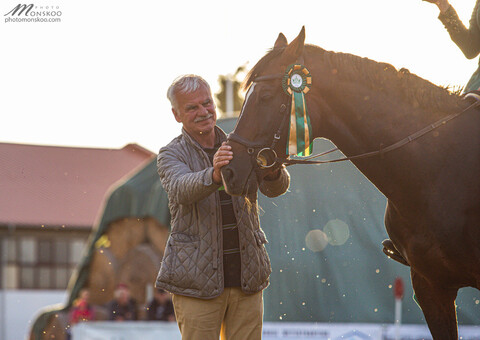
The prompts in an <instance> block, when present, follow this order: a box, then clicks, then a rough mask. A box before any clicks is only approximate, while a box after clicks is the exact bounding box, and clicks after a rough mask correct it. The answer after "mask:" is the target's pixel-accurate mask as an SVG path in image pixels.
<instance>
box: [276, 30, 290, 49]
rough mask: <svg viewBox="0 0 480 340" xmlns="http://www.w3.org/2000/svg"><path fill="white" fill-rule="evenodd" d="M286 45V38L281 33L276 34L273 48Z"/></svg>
mask: <svg viewBox="0 0 480 340" xmlns="http://www.w3.org/2000/svg"><path fill="white" fill-rule="evenodd" d="M287 45H288V41H287V38H285V36H284V35H283V33H280V34H279V35H278V38H277V41H275V45H274V46H273V48H274V49H275V48H283V47H287Z"/></svg>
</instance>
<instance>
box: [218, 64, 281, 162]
mask: <svg viewBox="0 0 480 340" xmlns="http://www.w3.org/2000/svg"><path fill="white" fill-rule="evenodd" d="M283 76H284V75H283V74H272V75H266V76H260V77H256V78H255V79H254V80H253V82H254V83H257V82H262V81H270V80H276V79H282V78H283ZM279 112H280V115H281V116H282V119H281V120H280V124H279V126H278V128H277V130H276V132H275V134H274V135H273V138H272V141H271V143H270V145H267V144H263V143H258V142H252V141H250V140H248V139H246V138H244V137H242V136H240V135H238V134H236V133H235V132H231V133H230V134H228V136H227V140H228V141H234V142H236V143H238V144H240V145H242V146H244V147H245V148H246V149H247V153H248V154H249V155H250V157H251V159H252V163H253V165H254V167H259V168H261V169H268V168H271V167H273V166H275V165H277V164H280V165H281V164H286V163H287V162H288V159H286V158H279V157H278V156H277V153H276V152H275V146H276V145H277V143H278V141H279V140H280V138H281V133H282V130H283V129H284V127H285V124H287V122H288V120H289V114H288V111H287V105H286V104H284V103H282V104H281V105H280V109H279ZM255 151H256V152H255Z"/></svg>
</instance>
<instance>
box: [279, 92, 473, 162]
mask: <svg viewBox="0 0 480 340" xmlns="http://www.w3.org/2000/svg"><path fill="white" fill-rule="evenodd" d="M478 106H480V102H479V101H476V102H474V103H473V104H471V105H470V106H468V107H467V108H465V109H463V110H462V111H459V112H455V113H452V114H450V115H448V116H446V117H443V118H442V119H440V120H438V121H436V122H435V123H433V124H430V125H428V126H426V127H424V128H423V129H421V130H419V131H417V132H415V133H413V134H411V135H409V136H407V137H405V138H404V139H402V140H400V141H398V142H396V143H393V144H391V145H389V146H387V147H385V148H382V149H380V150H376V151H371V152H366V153H362V154H359V155H355V156H349V157H342V158H338V159H331V160H325V161H311V160H306V159H289V158H279V159H278V160H277V161H278V162H280V163H283V164H286V165H293V164H325V163H336V162H342V161H350V160H355V159H362V158H367V157H373V156H378V155H383V154H385V153H387V152H390V151H393V150H396V149H398V148H400V147H402V146H404V145H406V144H408V143H410V142H413V141H414V140H416V139H418V138H420V137H422V136H423V135H425V134H427V133H429V132H431V131H433V130H435V129H437V128H438V127H440V126H442V125H444V124H446V123H447V122H449V121H450V120H452V119H454V118H456V117H458V116H460V115H461V114H462V113H464V112H466V111H468V110H470V109H473V108H475V107H478ZM336 150H338V149H333V150H330V151H328V152H327V153H330V152H333V151H336ZM324 154H326V153H323V154H322V155H324ZM318 156H320V155H318Z"/></svg>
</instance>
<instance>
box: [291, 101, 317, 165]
mask: <svg viewBox="0 0 480 340" xmlns="http://www.w3.org/2000/svg"><path fill="white" fill-rule="evenodd" d="M292 105H294V106H295V122H296V130H297V155H298V156H308V155H310V154H311V153H312V148H313V143H311V140H310V143H309V145H308V147H306V146H305V144H306V138H305V127H307V129H308V131H309V134H311V133H312V125H311V124H310V116H309V115H308V112H307V106H306V104H305V95H304V93H303V92H293V103H292ZM305 117H306V121H305ZM310 139H311V137H310ZM287 152H288V150H287Z"/></svg>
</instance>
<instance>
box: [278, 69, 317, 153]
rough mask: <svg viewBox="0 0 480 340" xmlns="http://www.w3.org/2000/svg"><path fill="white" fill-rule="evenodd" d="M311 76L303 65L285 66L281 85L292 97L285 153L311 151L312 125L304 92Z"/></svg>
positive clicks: (306, 90)
mask: <svg viewBox="0 0 480 340" xmlns="http://www.w3.org/2000/svg"><path fill="white" fill-rule="evenodd" d="M311 84H312V77H311V75H310V72H308V70H307V69H306V68H305V66H303V65H298V64H293V65H290V66H289V67H287V70H286V71H285V76H284V77H283V81H282V85H283V89H284V91H285V92H286V93H287V94H289V95H290V96H291V97H292V103H291V112H290V129H289V132H288V143H287V155H292V154H296V155H298V156H308V155H310V154H311V153H312V148H313V138H312V125H311V123H310V116H309V115H308V111H307V105H306V103H305V94H306V93H307V92H308V91H309V90H310V86H311Z"/></svg>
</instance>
